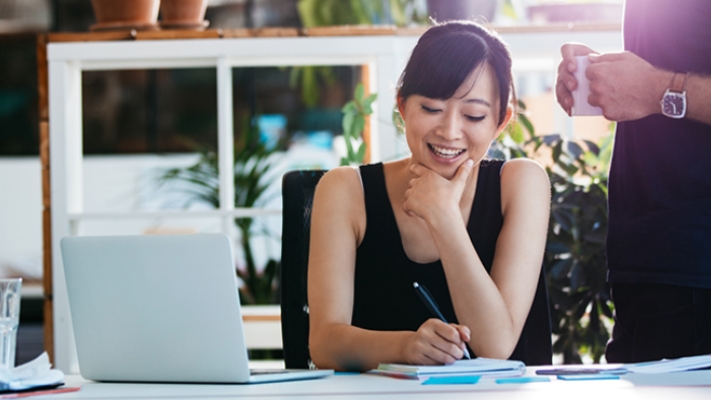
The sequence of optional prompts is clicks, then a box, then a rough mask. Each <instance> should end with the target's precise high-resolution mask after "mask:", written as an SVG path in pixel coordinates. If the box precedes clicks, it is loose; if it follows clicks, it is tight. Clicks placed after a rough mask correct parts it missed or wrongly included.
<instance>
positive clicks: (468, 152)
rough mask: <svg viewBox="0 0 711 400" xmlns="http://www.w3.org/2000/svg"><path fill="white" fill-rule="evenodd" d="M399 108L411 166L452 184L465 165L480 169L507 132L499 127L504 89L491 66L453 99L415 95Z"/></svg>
mask: <svg viewBox="0 0 711 400" xmlns="http://www.w3.org/2000/svg"><path fill="white" fill-rule="evenodd" d="M398 108H399V111H400V114H401V116H402V118H403V121H405V135H406V137H407V144H408V146H409V148H410V151H411V152H412V161H413V162H416V163H420V164H422V165H424V166H426V167H428V168H429V169H431V170H433V171H435V172H437V173H438V174H440V175H441V176H443V177H445V178H447V179H451V178H452V177H453V176H454V175H455V173H456V172H457V169H458V168H459V166H460V165H461V164H462V163H464V162H465V161H466V160H468V159H472V160H474V162H475V163H479V161H480V160H481V159H482V158H483V157H484V155H485V154H486V151H487V150H488V148H489V145H490V144H491V141H492V140H493V139H494V138H495V137H496V136H497V135H498V134H499V132H500V131H501V130H502V129H503V127H504V126H505V123H502V124H501V126H499V125H498V123H497V122H498V121H497V119H498V115H499V88H498V84H497V80H496V75H495V74H494V71H493V70H492V68H491V67H490V66H489V65H488V64H486V63H482V64H481V65H479V66H478V67H477V68H476V69H474V70H473V71H472V73H470V74H469V76H468V77H467V79H465V80H464V82H463V83H462V85H461V86H460V87H459V89H457V91H456V92H455V93H454V96H452V97H451V98H449V99H447V100H437V99H430V98H427V97H424V96H419V95H412V96H410V97H408V98H407V100H405V101H404V102H402V101H399V102H398ZM503 122H505V121H503Z"/></svg>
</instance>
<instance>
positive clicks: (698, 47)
mask: <svg viewBox="0 0 711 400" xmlns="http://www.w3.org/2000/svg"><path fill="white" fill-rule="evenodd" d="M623 31H624V43H625V50H626V51H625V52H623V53H614V54H602V55H598V54H595V53H594V51H593V50H592V49H590V48H588V47H586V46H584V45H579V44H566V45H564V46H563V47H562V48H561V52H562V55H563V61H562V62H561V63H560V65H559V68H558V76H557V79H556V96H557V100H558V103H560V105H561V106H562V107H563V109H565V110H566V111H567V112H568V114H570V111H571V107H572V105H573V99H572V96H571V91H572V90H574V89H575V88H576V87H577V85H578V82H576V80H575V78H573V74H572V73H573V72H574V71H575V69H576V65H575V59H574V58H573V57H574V56H580V55H586V54H591V55H590V56H589V59H590V62H591V63H590V66H589V67H588V69H587V71H586V76H587V77H588V79H590V92H591V94H590V96H589V98H588V102H589V103H590V104H591V105H593V106H599V107H600V108H602V110H603V115H604V116H605V118H607V119H609V120H612V121H618V122H619V123H618V124H617V133H616V135H615V147H614V151H613V157H612V165H611V169H610V180H609V199H608V206H609V219H610V221H609V232H608V237H607V262H608V268H609V272H608V281H609V282H610V286H611V289H612V296H613V300H614V302H615V310H616V311H615V327H614V329H613V333H612V339H611V340H610V342H609V343H608V345H607V350H606V358H607V360H608V362H639V361H648V360H658V359H661V358H677V357H683V356H690V355H697V354H711V1H709V0H684V1H681V2H680V1H675V0H627V1H626V2H625V17H624V28H623Z"/></svg>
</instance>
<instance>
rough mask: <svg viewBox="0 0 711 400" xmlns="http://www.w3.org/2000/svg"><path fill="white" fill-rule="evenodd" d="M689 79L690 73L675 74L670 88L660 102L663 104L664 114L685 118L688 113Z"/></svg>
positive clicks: (670, 116)
mask: <svg viewBox="0 0 711 400" xmlns="http://www.w3.org/2000/svg"><path fill="white" fill-rule="evenodd" d="M679 78H681V79H679ZM688 79H689V74H688V73H687V74H684V75H681V74H674V76H673V77H672V81H671V83H670V84H669V89H667V91H666V92H664V96H662V101H660V102H659V104H660V105H661V106H662V114H664V115H666V116H667V117H669V118H676V119H680V118H684V116H685V115H686V81H687V80H688Z"/></svg>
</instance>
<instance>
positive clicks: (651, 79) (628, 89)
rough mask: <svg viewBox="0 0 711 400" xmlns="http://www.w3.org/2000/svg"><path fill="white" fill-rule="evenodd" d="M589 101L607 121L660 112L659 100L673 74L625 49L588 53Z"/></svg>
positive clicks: (625, 119)
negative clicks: (623, 50) (621, 50)
mask: <svg viewBox="0 0 711 400" xmlns="http://www.w3.org/2000/svg"><path fill="white" fill-rule="evenodd" d="M585 76H586V77H587V78H588V79H590V96H589V97H588V103H590V105H592V106H597V107H600V108H602V114H603V115H604V116H605V118H607V119H608V120H610V121H630V120H635V119H640V118H644V117H646V116H648V115H650V114H655V113H659V112H660V110H661V108H660V106H659V101H660V100H661V99H662V96H663V94H664V91H665V90H666V88H667V87H668V86H669V84H670V82H671V79H672V77H673V74H672V73H671V72H666V71H662V70H658V69H656V68H654V67H653V66H652V65H651V64H650V63H648V62H647V61H646V60H644V59H642V58H641V57H639V56H637V55H635V54H633V53H630V52H628V51H625V52H622V53H609V54H603V55H592V56H590V66H589V67H588V69H587V71H586V73H585Z"/></svg>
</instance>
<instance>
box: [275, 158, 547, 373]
mask: <svg viewBox="0 0 711 400" xmlns="http://www.w3.org/2000/svg"><path fill="white" fill-rule="evenodd" d="M325 172H326V171H322V170H312V171H292V172H288V173H286V174H285V175H284V177H283V179H282V201H283V222H282V241H281V332H282V342H283V345H284V363H285V365H286V368H309V367H310V364H311V357H310V356H309V346H308V343H309V307H308V302H307V292H306V282H307V267H308V260H309V238H310V234H309V233H310V229H311V206H312V204H313V197H314V191H315V189H316V184H318V182H319V180H320V179H321V177H322V176H323V174H324V173H325ZM512 358H515V359H520V360H522V361H524V362H525V363H526V364H527V365H549V364H551V362H552V345H551V318H550V309H549V305H548V288H547V286H546V277H545V271H543V269H541V274H540V277H539V279H538V287H537V289H536V295H535V298H534V300H533V304H532V305H531V311H530V313H529V315H528V318H527V319H526V324H525V326H524V328H523V332H522V333H521V339H520V340H519V343H518V345H517V346H516V349H515V350H514V354H513V355H512Z"/></svg>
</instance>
